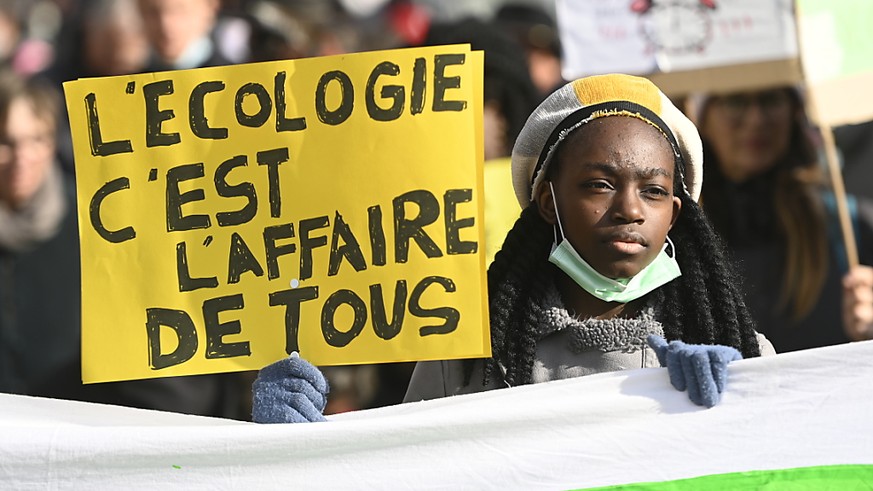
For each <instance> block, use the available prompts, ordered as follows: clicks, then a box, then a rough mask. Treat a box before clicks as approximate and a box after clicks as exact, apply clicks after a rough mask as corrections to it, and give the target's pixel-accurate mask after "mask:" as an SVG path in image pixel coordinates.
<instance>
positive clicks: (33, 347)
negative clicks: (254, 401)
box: [0, 73, 250, 419]
mask: <svg viewBox="0 0 873 491" xmlns="http://www.w3.org/2000/svg"><path fill="white" fill-rule="evenodd" d="M60 100H61V99H60V94H59V93H58V91H57V90H56V89H55V88H54V87H53V86H52V85H49V84H47V83H46V82H45V79H23V78H21V77H19V76H17V75H15V74H12V73H5V74H3V75H2V77H0V392H8V393H16V394H28V395H35V396H42V397H53V398H61V399H73V400H84V401H90V402H100V403H106V404H116V405H122V406H132V407H139V408H144V409H159V410H164V411H174V412H181V413H187V414H199V415H205V416H219V417H226V418H235V419H247V418H248V417H249V416H248V415H249V414H250V412H249V410H248V408H247V403H246V398H247V397H248V387H247V386H246V384H247V383H249V382H248V380H245V379H242V378H241V377H240V376H238V375H237V374H227V375H202V376H194V377H173V378H165V379H152V380H138V381H130V382H113V383H105V384H91V385H83V384H82V382H81V376H80V374H81V355H80V319H81V315H80V299H81V283H80V270H79V242H78V226H77V217H76V198H75V186H74V183H73V179H72V176H70V175H69V174H67V173H64V172H62V171H61V170H60V168H59V166H58V164H57V161H56V159H55V125H56V124H57V122H58V114H59V111H60Z"/></svg>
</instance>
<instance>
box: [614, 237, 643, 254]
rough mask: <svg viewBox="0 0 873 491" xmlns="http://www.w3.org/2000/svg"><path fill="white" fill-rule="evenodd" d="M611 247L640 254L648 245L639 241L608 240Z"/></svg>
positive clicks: (624, 252)
mask: <svg viewBox="0 0 873 491" xmlns="http://www.w3.org/2000/svg"><path fill="white" fill-rule="evenodd" d="M607 245H609V246H610V247H611V248H613V249H615V250H616V251H618V252H620V253H622V254H628V255H630V254H639V253H640V252H643V250H645V248H646V246H644V245H642V244H640V243H639V242H625V241H621V240H611V241H609V242H607Z"/></svg>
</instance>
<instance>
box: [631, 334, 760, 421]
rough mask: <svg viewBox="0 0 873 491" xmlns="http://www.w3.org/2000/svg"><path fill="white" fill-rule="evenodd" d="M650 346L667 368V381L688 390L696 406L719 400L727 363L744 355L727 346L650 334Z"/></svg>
mask: <svg viewBox="0 0 873 491" xmlns="http://www.w3.org/2000/svg"><path fill="white" fill-rule="evenodd" d="M647 341H648V343H649V346H651V347H652V349H653V350H655V354H656V355H657V356H658V362H659V363H660V364H661V366H662V367H667V372H668V374H669V375H670V383H671V384H672V385H673V387H675V388H676V389H677V390H685V389H686V388H687V389H688V398H689V399H691V402H693V403H694V404H697V405H698V406H706V407H712V406H715V405H716V404H718V402H719V401H720V400H721V393H722V391H723V390H724V386H725V382H726V381H727V365H728V363H730V362H732V361H734V360H741V359H742V358H743V355H741V354H740V352H739V351H737V350H736V349H735V348H732V347H730V346H721V345H709V344H685V343H683V342H682V341H670V343H669V344H668V343H667V341H666V340H665V339H664V338H662V337H661V336H656V335H654V334H650V335H649V337H648V339H647Z"/></svg>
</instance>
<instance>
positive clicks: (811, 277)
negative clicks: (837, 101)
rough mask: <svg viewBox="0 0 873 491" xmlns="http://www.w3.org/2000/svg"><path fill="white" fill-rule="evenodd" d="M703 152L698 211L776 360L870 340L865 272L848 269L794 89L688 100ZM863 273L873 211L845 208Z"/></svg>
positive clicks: (871, 291) (869, 285)
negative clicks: (728, 260) (724, 248)
mask: <svg viewBox="0 0 873 491" xmlns="http://www.w3.org/2000/svg"><path fill="white" fill-rule="evenodd" d="M689 102H690V104H689V113H690V114H691V115H692V116H693V117H696V119H697V121H696V123H697V126H698V128H699V129H700V135H701V138H702V140H703V143H704V175H705V176H706V180H705V181H704V184H703V192H702V194H701V200H702V201H701V203H702V205H703V209H704V211H705V212H706V214H707V216H708V217H709V219H710V220H711V221H712V223H713V225H714V226H715V228H716V230H717V231H718V232H719V234H720V235H721V236H722V237H723V238H724V239H725V241H726V242H727V244H728V247H729V249H730V252H731V254H732V255H733V257H734V259H736V261H737V263H738V265H739V270H740V272H741V274H743V275H744V278H745V282H744V283H745V291H746V302H747V304H748V306H749V308H750V310H751V312H752V315H753V316H754V317H755V320H756V324H757V326H758V330H759V331H760V332H761V333H762V334H764V335H766V336H767V338H768V339H769V340H770V341H771V342H772V343H773V345H774V347H775V348H776V350H777V352H785V351H793V350H800V349H808V348H815V347H819V346H827V345H833V344H839V343H844V342H848V341H858V340H865V339H871V338H873V268H870V267H867V266H856V267H854V268H851V269H850V268H849V266H848V262H847V260H846V254H845V246H844V243H843V239H842V235H841V232H840V227H839V220H838V218H837V211H836V204H835V200H834V195H833V193H832V192H831V191H830V190H829V186H827V182H826V180H825V178H824V172H823V167H822V165H821V161H820V158H819V151H818V148H817V147H816V143H815V141H816V140H815V138H814V137H813V135H814V132H813V130H812V128H811V126H810V124H809V122H808V119H807V115H806V111H805V108H804V100H803V96H802V94H801V92H799V91H798V90H797V89H796V88H794V87H776V88H769V89H766V90H758V91H752V92H742V93H733V94H723V95H701V94H697V95H695V96H692V97H690V98H689ZM848 204H849V208H850V210H851V216H852V222H853V226H854V229H855V235H856V240H857V242H858V251H859V257H860V262H861V264H867V265H869V264H873V206H871V204H870V203H868V202H864V201H861V200H859V199H856V198H854V197H850V199H849V203H848Z"/></svg>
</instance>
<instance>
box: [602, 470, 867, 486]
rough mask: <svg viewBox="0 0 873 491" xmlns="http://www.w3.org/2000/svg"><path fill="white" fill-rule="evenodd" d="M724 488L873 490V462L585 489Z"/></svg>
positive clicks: (738, 473)
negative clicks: (871, 463) (872, 463)
mask: <svg viewBox="0 0 873 491" xmlns="http://www.w3.org/2000/svg"><path fill="white" fill-rule="evenodd" d="M655 489H657V490H658V491H688V490H692V489H693V490H695V491H721V490H724V489H750V490H751V489H755V490H767V491H774V490H801V491H805V490H808V491H820V490H833V491H844V490H854V489H867V490H869V489H873V465H826V466H818V467H798V468H795V469H780V470H773V471H748V472H732V473H729V474H713V475H710V476H701V477H694V478H690V479H679V480H676V481H661V482H647V483H636V484H621V485H618V486H606V487H602V488H585V491H613V490H627V491H649V490H655Z"/></svg>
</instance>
